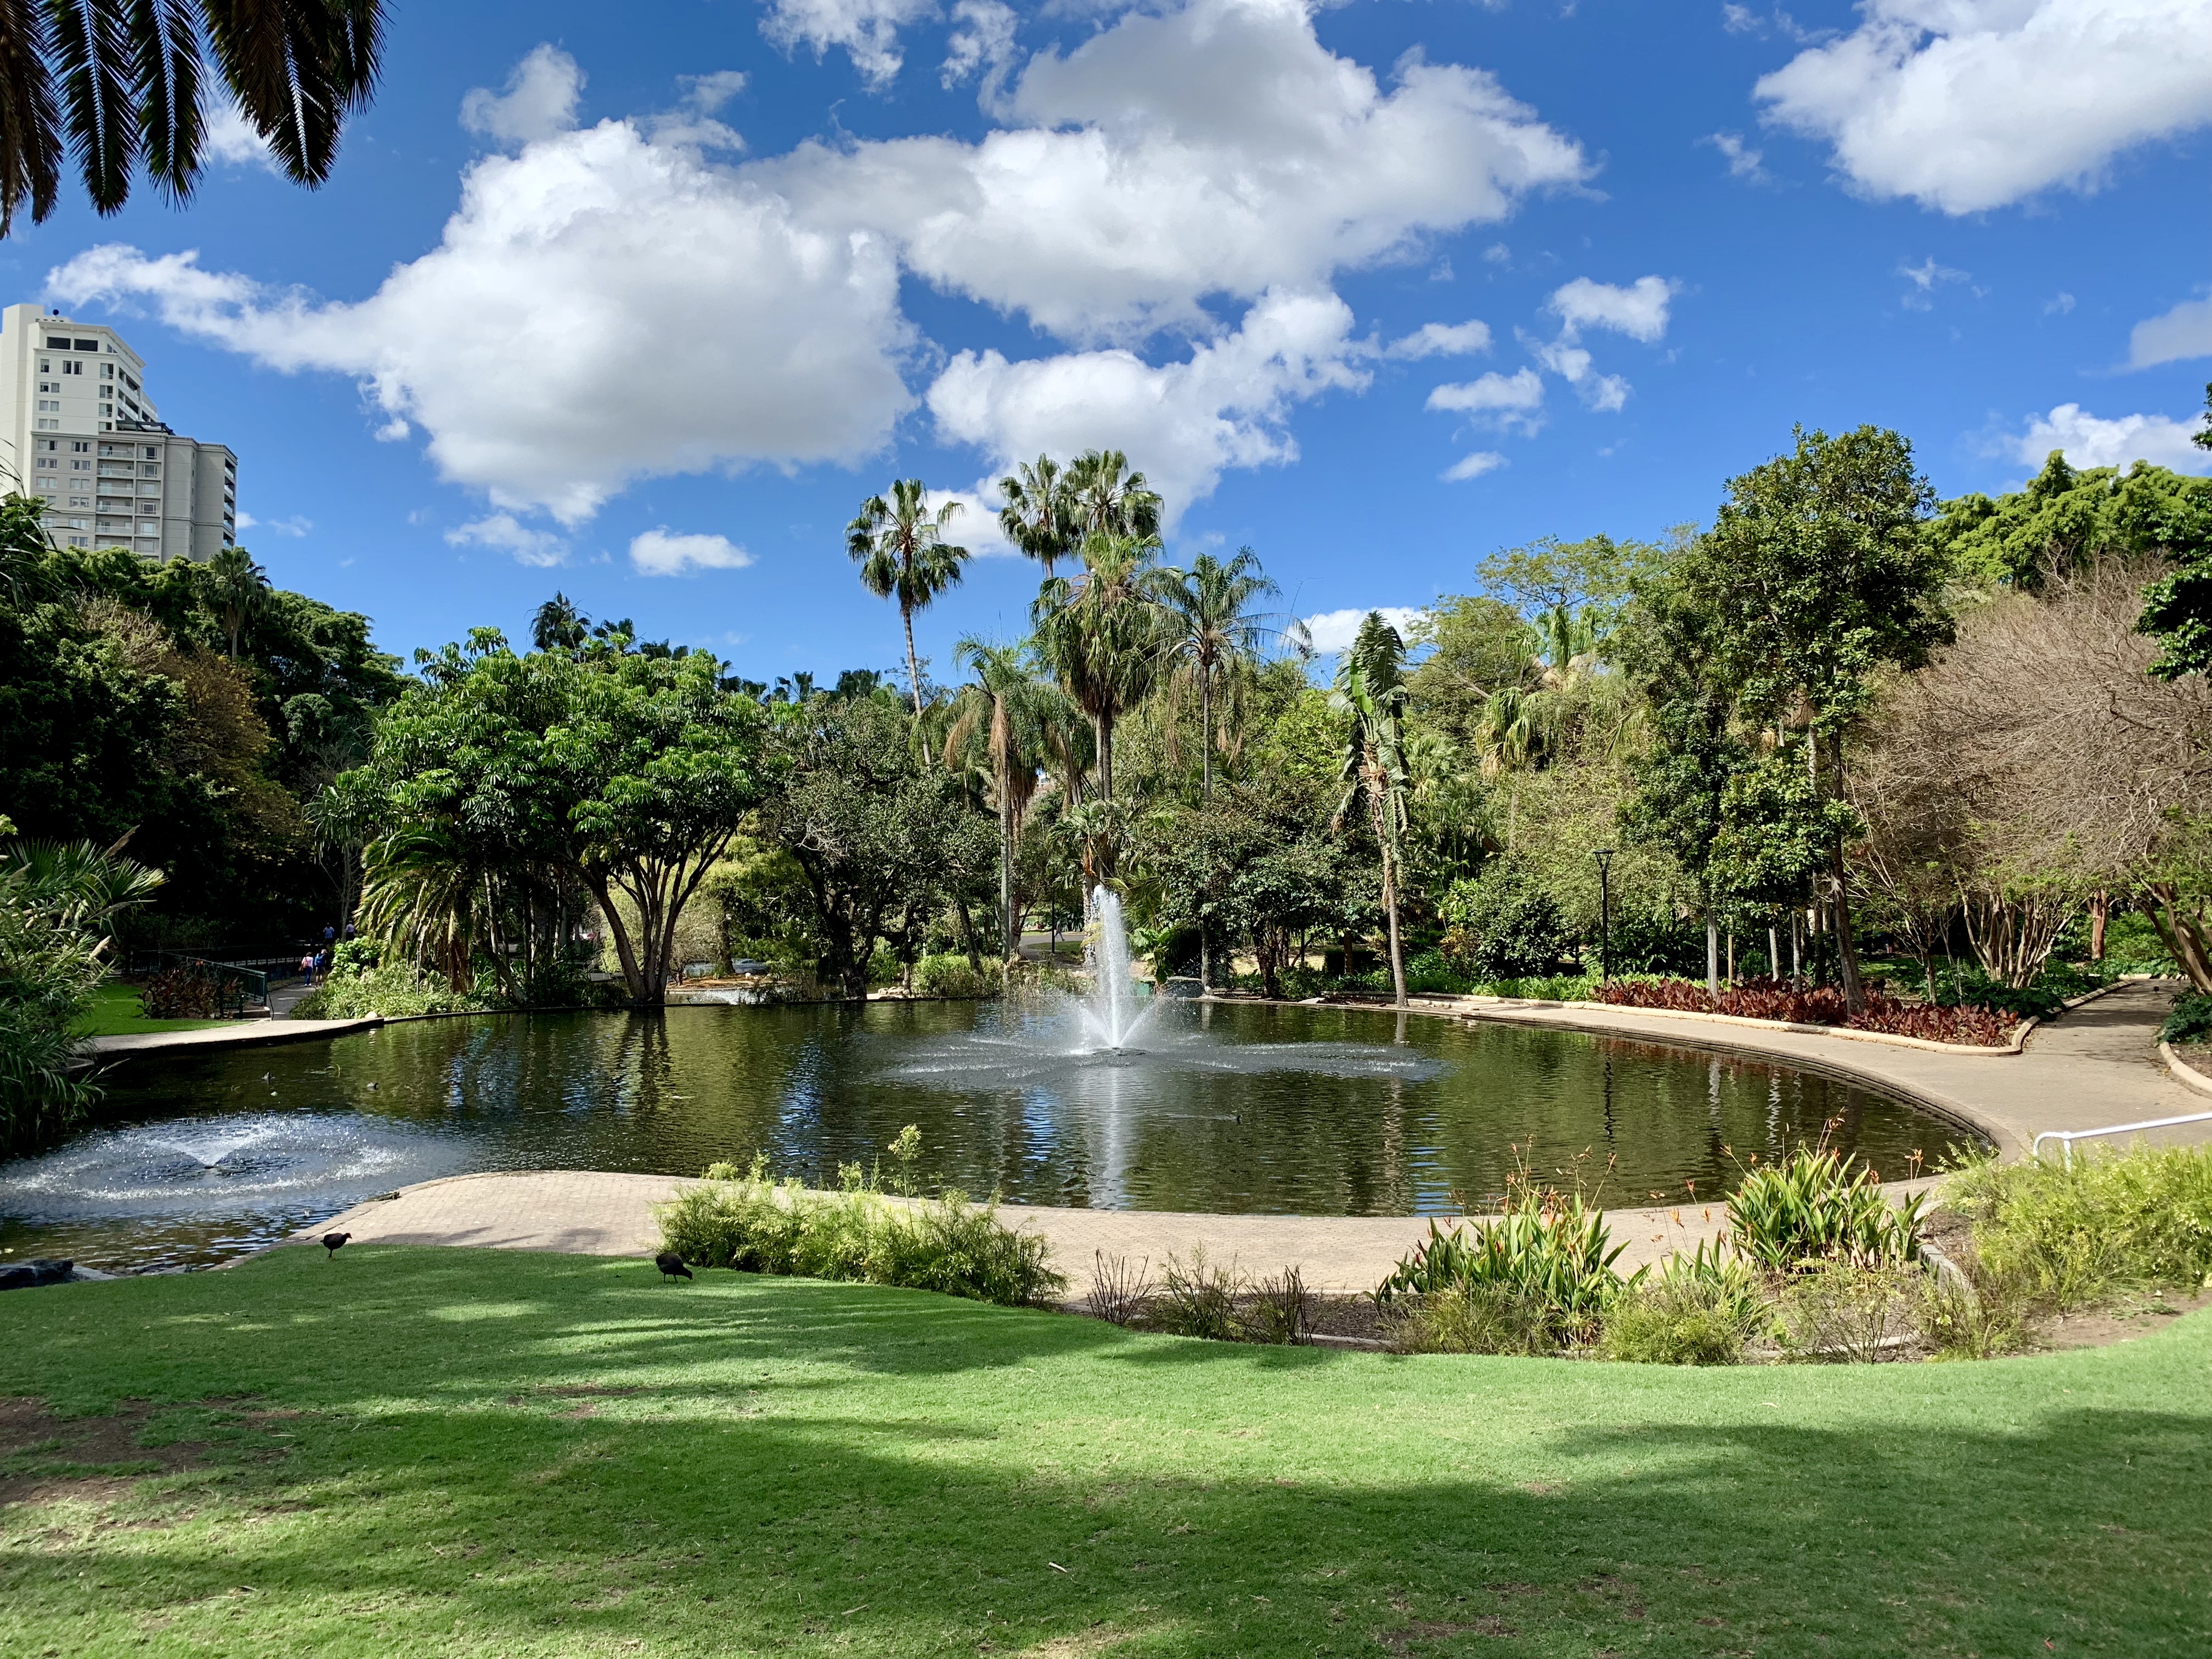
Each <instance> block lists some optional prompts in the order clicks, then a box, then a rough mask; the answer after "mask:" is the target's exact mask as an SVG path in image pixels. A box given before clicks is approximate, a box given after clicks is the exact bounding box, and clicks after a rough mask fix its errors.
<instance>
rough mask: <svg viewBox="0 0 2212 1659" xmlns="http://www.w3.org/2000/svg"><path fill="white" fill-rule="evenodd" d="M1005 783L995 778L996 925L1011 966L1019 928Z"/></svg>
mask: <svg viewBox="0 0 2212 1659" xmlns="http://www.w3.org/2000/svg"><path fill="white" fill-rule="evenodd" d="M1008 782H1009V781H1008V780H1007V779H1006V778H1003V777H1002V778H1000V780H999V925H1000V927H1003V928H1005V929H1006V932H1005V933H1002V934H1001V935H1000V943H1001V944H1002V945H1005V947H1006V965H1007V966H1008V967H1012V966H1013V965H1015V964H1016V963H1019V962H1020V961H1021V959H1022V929H1021V919H1020V918H1019V917H1018V916H1017V915H1014V802H1013V796H1012V791H1011V790H1010V789H1009V787H1008Z"/></svg>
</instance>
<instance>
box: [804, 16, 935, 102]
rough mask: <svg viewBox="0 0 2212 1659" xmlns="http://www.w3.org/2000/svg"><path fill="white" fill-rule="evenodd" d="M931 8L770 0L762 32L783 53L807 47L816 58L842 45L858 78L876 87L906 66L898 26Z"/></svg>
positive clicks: (888, 81) (913, 19) (885, 84)
mask: <svg viewBox="0 0 2212 1659" xmlns="http://www.w3.org/2000/svg"><path fill="white" fill-rule="evenodd" d="M936 10H937V7H936V4H935V0H769V9H768V15H767V16H766V17H764V18H763V19H762V20H761V33H763V34H765V35H766V36H768V38H769V40H772V41H774V42H775V44H776V45H777V46H781V47H782V48H783V49H784V50H785V51H786V52H789V51H791V50H793V48H794V47H798V46H811V47H813V48H814V55H815V56H816V57H817V58H820V57H821V56H822V55H823V53H824V52H828V51H829V48H830V47H832V46H842V47H843V48H844V50H845V52H846V55H847V56H848V57H849V58H852V60H853V67H854V69H856V70H860V76H861V78H862V79H864V80H866V82H867V83H868V84H869V85H870V86H872V87H875V88H883V87H885V86H888V85H890V82H892V81H893V80H894V79H895V78H896V76H897V75H898V72H899V65H900V64H902V63H903V62H905V58H904V57H903V56H902V54H901V52H899V44H898V32H899V29H900V27H901V26H902V25H903V24H907V23H911V22H914V21H915V20H916V19H918V18H923V17H928V16H931V15H933V14H934V13H935V12H936Z"/></svg>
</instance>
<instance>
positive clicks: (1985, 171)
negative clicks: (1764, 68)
mask: <svg viewBox="0 0 2212 1659" xmlns="http://www.w3.org/2000/svg"><path fill="white" fill-rule="evenodd" d="M1860 12H1861V21H1860V23H1859V26H1858V27H1857V29H1855V30H1854V31H1853V32H1852V33H1850V34H1849V35H1846V36H1845V37H1844V38H1843V39H1842V40H1835V41H1832V42H1829V43H1827V44H1825V45H1822V46H1815V47H1814V48H1812V49H1811V50H1809V51H1807V52H1801V53H1800V54H1799V55H1798V56H1797V57H1796V58H1794V59H1792V60H1791V61H1790V63H1789V64H1785V65H1784V67H1783V68H1781V69H1779V70H1776V71H1774V73H1772V74H1771V75H1768V76H1765V77H1763V78H1762V79H1761V80H1760V81H1759V83H1758V86H1757V87H1756V88H1755V89H1754V95H1755V96H1757V97H1758V98H1759V99H1760V100H1764V101H1765V103H1766V104H1767V105H1768V106H1769V107H1768V112H1767V118H1768V119H1769V120H1771V121H1773V122H1775V123H1776V124H1778V125H1781V126H1784V127H1787V128H1789V129H1790V130H1792V131H1797V132H1801V133H1804V134H1807V135H1808V136H1810V137H1816V138H1821V139H1825V140H1826V141H1827V142H1828V143H1830V144H1831V145H1832V147H1833V152H1834V155H1833V160H1834V165H1835V167H1836V168H1837V170H1838V172H1839V173H1842V174H1843V175H1844V178H1845V179H1847V180H1848V181H1849V182H1850V184H1851V185H1853V186H1854V187H1855V188H1856V189H1857V190H1859V191H1863V192H1864V193H1865V194H1867V195H1869V196H1874V197H1896V196H1903V197H1911V199H1913V200H1915V201H1917V202H1918V203H1920V204H1922V205H1923V206H1924V207H1930V208H1936V209H1938V210H1941V211H1942V212H1945V213H1952V214H1962V213H1976V212H1980V211H1983V210H1986V209H1990V208H1996V207H2003V206H2005V205H2007V204H2009V203H2013V202H2017V201H2020V200H2021V199H2022V198H2024V197H2029V196H2032V195H2033V194H2035V193H2036V192H2037V191H2041V190H2045V189H2048V188H2051V187H2052V186H2054V185H2064V186H2070V187H2072V188H2075V189H2077V190H2090V189H2093V188H2095V186H2096V185H2098V184H2099V183H2100V180H2101V178H2102V176H2103V174H2104V173H2105V171H2106V168H2107V167H2109V166H2110V164H2111V163H2112V161H2113V160H2114V159H2115V158H2116V157H2118V156H2119V155H2122V154H2124V153H2125V152H2126V151H2128V150H2130V149H2133V148H2135V147H2136V146H2137V145H2140V144H2142V143H2148V142H2149V141H2151V140H2154V139H2157V138H2162V137H2172V136H2175V135H2179V134H2180V133H2183V132H2185V131H2190V130H2191V129H2192V128H2195V127H2198V126H2201V125H2204V124H2205V123H2206V122H2208V121H2212V20H2208V19H2207V17H2206V15H2205V9H2204V0H1864V3H1863V4H1862V6H1861V8H1860Z"/></svg>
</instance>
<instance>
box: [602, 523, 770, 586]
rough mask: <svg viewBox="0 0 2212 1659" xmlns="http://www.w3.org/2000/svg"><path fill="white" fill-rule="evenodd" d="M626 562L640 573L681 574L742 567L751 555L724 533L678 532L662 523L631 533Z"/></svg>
mask: <svg viewBox="0 0 2212 1659" xmlns="http://www.w3.org/2000/svg"><path fill="white" fill-rule="evenodd" d="M629 562H631V563H632V564H634V565H635V566H636V567H637V570H638V574H640V575H643V576H681V575H684V574H686V573H687V572H690V571H694V570H742V569H744V568H745V567H746V566H747V565H749V564H750V563H751V562H753V556H752V555H751V554H750V553H748V552H746V551H745V550H744V548H742V547H739V546H738V544H736V543H734V542H732V540H731V539H730V538H728V537H726V536H708V535H690V536H686V535H680V534H678V533H677V532H673V531H671V530H670V529H669V527H668V526H666V525H662V526H660V527H659V529H658V530H648V531H647V532H645V533H644V534H643V535H641V536H634V537H632V538H630V544H629Z"/></svg>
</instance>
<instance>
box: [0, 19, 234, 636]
mask: <svg viewBox="0 0 2212 1659" xmlns="http://www.w3.org/2000/svg"><path fill="white" fill-rule="evenodd" d="M0 3H5V0H0ZM200 569H201V576H200V580H202V581H203V582H204V583H205V584H206V586H207V599H208V603H209V604H210V605H212V606H213V607H214V608H215V613H216V616H217V617H221V618H222V629H223V632H224V633H225V634H226V635H228V636H229V639H230V659H231V660H232V661H233V662H235V661H237V660H238V642H239V639H240V635H243V634H244V633H245V632H246V623H250V622H252V620H253V619H254V618H255V617H258V616H259V615H260V614H261V612H262V610H263V609H264V607H265V606H266V605H268V603H269V594H270V586H269V573H268V572H267V571H265V570H264V569H263V568H261V567H260V566H259V565H258V564H256V563H254V562H253V556H252V554H251V553H249V552H247V551H246V550H245V549H244V548H242V547H240V546H239V545H238V544H236V543H233V544H231V545H230V546H228V547H226V548H224V549H223V550H222V551H221V552H219V553H217V554H216V556H214V557H213V558H211V559H210V560H209V561H208V562H207V563H206V564H204V565H203V566H202V567H201V568H200Z"/></svg>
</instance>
